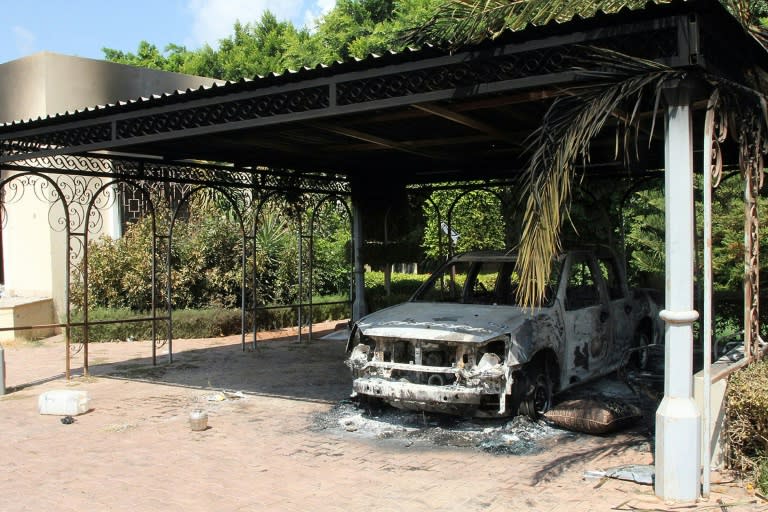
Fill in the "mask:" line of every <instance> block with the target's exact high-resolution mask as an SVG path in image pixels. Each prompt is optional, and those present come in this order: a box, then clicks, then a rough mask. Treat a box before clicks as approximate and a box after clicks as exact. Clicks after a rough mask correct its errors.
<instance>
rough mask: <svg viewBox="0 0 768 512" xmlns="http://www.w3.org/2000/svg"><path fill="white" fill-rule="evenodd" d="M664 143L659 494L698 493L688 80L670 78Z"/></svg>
mask: <svg viewBox="0 0 768 512" xmlns="http://www.w3.org/2000/svg"><path fill="white" fill-rule="evenodd" d="M664 92H665V98H666V100H667V120H666V121H667V122H666V144H665V168H666V172H665V173H664V174H665V183H664V186H665V194H664V195H665V200H664V204H665V219H666V220H665V231H666V268H665V275H666V304H665V308H666V309H665V310H664V311H662V312H661V314H660V316H661V318H662V319H663V320H664V321H665V322H666V327H665V349H664V368H665V371H664V399H663V400H662V402H661V405H659V408H658V410H657V411H656V457H655V458H656V495H657V496H658V497H660V498H662V499H664V500H674V501H693V500H695V499H697V498H698V497H699V490H700V489H699V471H700V460H699V459H700V446H699V445H700V442H701V441H700V440H701V420H700V416H699V411H698V409H697V408H696V404H695V403H694V401H693V322H694V321H696V319H697V318H698V316H699V315H698V313H697V312H696V311H694V310H693V277H694V255H695V253H694V250H695V249H694V209H693V208H694V203H693V141H692V137H691V132H692V130H691V111H690V97H691V90H690V85H689V84H686V83H685V82H674V83H670V84H669V85H668V87H667V89H666V90H665V91H664Z"/></svg>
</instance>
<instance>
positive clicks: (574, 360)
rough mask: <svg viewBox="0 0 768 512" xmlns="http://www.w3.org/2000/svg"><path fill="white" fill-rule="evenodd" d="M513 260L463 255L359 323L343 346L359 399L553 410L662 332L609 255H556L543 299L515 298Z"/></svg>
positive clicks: (469, 411) (460, 410)
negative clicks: (533, 302) (530, 303)
mask: <svg viewBox="0 0 768 512" xmlns="http://www.w3.org/2000/svg"><path fill="white" fill-rule="evenodd" d="M515 261H516V257H515V256H514V255H512V254H507V253H501V252H475V253H468V254H463V255H460V256H458V257H455V258H453V259H452V260H450V261H449V262H448V263H446V264H445V265H444V266H443V267H442V268H441V270H440V271H438V272H436V273H435V274H433V275H432V276H431V277H430V279H429V280H428V281H426V282H425V283H424V285H422V286H421V287H420V288H419V290H418V291H417V292H416V293H415V294H414V295H413V297H412V298H411V299H410V300H409V301H408V302H406V303H403V304H400V305H397V306H393V307H390V308H387V309H383V310H381V311H377V312H375V313H372V314H370V315H368V316H365V317H363V318H362V319H360V320H359V321H358V322H356V323H355V324H354V325H353V327H352V330H351V332H350V338H349V341H348V343H347V354H348V358H347V361H346V363H347V365H348V366H349V367H350V368H351V369H352V375H353V393H352V396H353V397H355V396H356V397H359V398H360V399H361V400H368V401H383V402H386V403H388V404H390V405H393V406H395V407H399V408H403V409H412V410H423V411H430V412H442V413H449V414H459V415H467V416H469V415H474V416H486V417H493V416H509V415H516V414H526V415H528V416H532V417H536V416H537V415H538V414H540V413H542V412H545V411H546V410H547V409H548V408H549V406H550V404H551V401H552V395H553V393H556V392H559V391H562V390H565V389H567V388H569V387H571V386H574V385H576V384H579V383H582V382H585V381H587V380H590V379H594V378H597V377H600V376H602V375H605V374H607V373H610V372H612V371H614V370H616V369H617V368H619V367H620V366H621V365H623V364H635V365H638V366H642V365H643V364H644V362H645V360H646V358H647V355H646V353H647V350H644V348H645V347H647V346H648V345H650V344H651V343H655V342H656V340H657V339H659V338H660V328H659V321H658V312H659V310H660V309H661V305H660V304H658V303H657V301H655V300H654V298H653V297H654V292H652V291H649V290H634V291H630V290H629V289H628V287H627V283H626V279H625V277H624V274H623V272H622V267H620V266H619V265H617V262H616V259H615V258H614V257H613V255H612V254H611V253H610V252H608V251H596V250H572V251H568V252H566V253H564V254H562V255H561V256H560V257H558V258H556V259H555V260H554V261H553V269H552V278H551V280H550V283H549V286H548V287H547V290H548V292H547V297H546V299H545V301H544V303H543V304H542V305H541V306H540V307H537V308H523V307H520V306H518V305H517V304H516V297H517V285H518V284H519V281H518V278H517V274H516V272H515V271H514V267H515Z"/></svg>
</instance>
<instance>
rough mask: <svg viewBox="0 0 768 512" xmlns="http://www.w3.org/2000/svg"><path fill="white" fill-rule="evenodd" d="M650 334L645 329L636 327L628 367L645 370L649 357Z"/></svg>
mask: <svg viewBox="0 0 768 512" xmlns="http://www.w3.org/2000/svg"><path fill="white" fill-rule="evenodd" d="M649 345H651V336H650V334H649V333H648V330H647V329H638V330H637V332H635V336H634V337H633V339H632V355H631V356H630V358H629V367H630V369H632V370H647V369H648V359H649V358H650V350H648V346H649Z"/></svg>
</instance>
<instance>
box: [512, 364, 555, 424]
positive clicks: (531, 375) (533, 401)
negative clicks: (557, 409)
mask: <svg viewBox="0 0 768 512" xmlns="http://www.w3.org/2000/svg"><path fill="white" fill-rule="evenodd" d="M525 386H526V391H525V394H524V396H523V397H522V401H521V402H520V408H519V409H518V413H519V414H521V415H524V416H528V417H529V418H531V419H533V420H536V419H538V418H539V417H540V416H541V415H542V414H544V413H545V412H547V411H548V410H549V409H550V407H551V406H552V379H551V378H550V376H549V372H547V371H546V369H545V367H544V365H540V364H531V365H528V367H527V368H526V370H525Z"/></svg>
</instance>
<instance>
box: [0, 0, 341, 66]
mask: <svg viewBox="0 0 768 512" xmlns="http://www.w3.org/2000/svg"><path fill="white" fill-rule="evenodd" d="M334 4H335V0H130V1H126V0H0V31H1V32H0V33H2V37H1V38H0V62H7V61H9V60H13V59H18V58H20V57H23V56H25V55H30V54H32V53H36V52H40V51H51V52H57V53H64V54H68V55H77V56H80V57H90V58H95V59H100V58H102V57H103V54H102V52H101V49H102V48H103V47H109V48H115V49H117V50H123V51H132V52H133V51H136V48H137V46H138V44H139V41H141V40H142V39H144V40H147V41H149V42H150V43H154V44H155V45H157V46H158V47H159V48H161V49H162V48H164V47H165V45H167V44H168V43H175V44H181V45H185V46H187V48H189V49H194V48H198V47H200V46H202V45H203V44H205V43H208V44H210V45H211V46H214V47H215V46H216V45H217V41H218V40H219V39H221V38H223V37H226V36H228V35H229V34H230V33H231V29H232V25H233V23H234V22H235V20H236V19H239V20H240V21H241V22H243V23H245V22H248V21H253V20H256V19H259V18H260V17H261V13H262V12H263V11H264V10H265V9H269V10H271V11H272V12H273V13H275V14H276V15H277V17H278V18H279V19H288V20H291V21H293V22H294V23H295V24H296V25H297V26H299V25H308V26H310V27H311V26H312V24H313V21H314V20H315V19H316V18H317V16H319V15H321V14H322V13H323V12H327V10H329V9H330V8H332V7H333V5H334Z"/></svg>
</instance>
